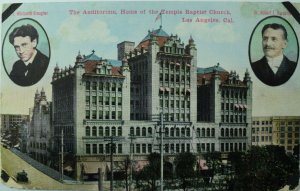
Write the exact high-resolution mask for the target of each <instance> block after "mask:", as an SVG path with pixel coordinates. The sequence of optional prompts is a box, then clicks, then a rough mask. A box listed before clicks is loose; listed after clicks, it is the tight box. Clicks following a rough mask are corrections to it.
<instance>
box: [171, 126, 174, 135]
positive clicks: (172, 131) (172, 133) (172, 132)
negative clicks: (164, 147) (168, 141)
mask: <svg viewBox="0 0 300 191" xmlns="http://www.w3.org/2000/svg"><path fill="white" fill-rule="evenodd" d="M171 137H174V128H173V127H172V128H171Z"/></svg>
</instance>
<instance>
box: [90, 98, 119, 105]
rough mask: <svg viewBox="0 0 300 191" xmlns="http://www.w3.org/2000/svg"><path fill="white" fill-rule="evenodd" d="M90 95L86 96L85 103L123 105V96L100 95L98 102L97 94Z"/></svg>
mask: <svg viewBox="0 0 300 191" xmlns="http://www.w3.org/2000/svg"><path fill="white" fill-rule="evenodd" d="M91 98H92V99H90V96H86V97H85V104H86V105H97V103H98V105H100V106H102V105H112V106H116V105H118V106H122V97H109V96H99V97H98V102H97V96H91Z"/></svg>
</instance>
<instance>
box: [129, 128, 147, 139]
mask: <svg viewBox="0 0 300 191" xmlns="http://www.w3.org/2000/svg"><path fill="white" fill-rule="evenodd" d="M130 135H131V136H142V137H146V136H152V127H148V129H147V128H146V127H142V128H140V127H136V128H134V127H130Z"/></svg>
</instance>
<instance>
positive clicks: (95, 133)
mask: <svg viewBox="0 0 300 191" xmlns="http://www.w3.org/2000/svg"><path fill="white" fill-rule="evenodd" d="M92 136H97V127H95V126H94V127H93V128H92Z"/></svg>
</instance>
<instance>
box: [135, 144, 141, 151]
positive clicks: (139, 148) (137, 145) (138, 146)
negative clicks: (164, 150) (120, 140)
mask: <svg viewBox="0 0 300 191" xmlns="http://www.w3.org/2000/svg"><path fill="white" fill-rule="evenodd" d="M135 147H136V153H140V152H141V145H140V144H136V145H135Z"/></svg>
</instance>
